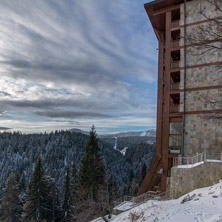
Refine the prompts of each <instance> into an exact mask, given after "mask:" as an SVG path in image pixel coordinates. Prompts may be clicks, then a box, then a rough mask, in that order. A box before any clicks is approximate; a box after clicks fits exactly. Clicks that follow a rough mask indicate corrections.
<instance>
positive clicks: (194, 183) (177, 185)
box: [170, 161, 222, 198]
mask: <svg viewBox="0 0 222 222" xmlns="http://www.w3.org/2000/svg"><path fill="white" fill-rule="evenodd" d="M221 179H222V161H218V162H215V161H214V162H208V161H206V162H202V164H201V163H200V165H198V166H196V167H191V168H179V167H173V168H171V178H170V196H171V198H178V197H180V196H182V195H184V194H186V193H189V192H191V191H193V190H195V189H198V188H202V187H207V186H211V185H213V184H216V183H218V182H219V180H221Z"/></svg>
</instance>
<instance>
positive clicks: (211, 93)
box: [179, 0, 222, 156]
mask: <svg viewBox="0 0 222 222" xmlns="http://www.w3.org/2000/svg"><path fill="white" fill-rule="evenodd" d="M217 2H218V4H221V7H222V1H217ZM200 9H201V10H202V12H203V14H206V15H207V16H209V17H211V18H215V17H219V16H221V12H219V11H216V8H215V6H213V5H212V4H210V3H209V2H208V1H207V0H201V4H200V0H194V1H189V2H187V19H186V20H187V24H189V23H195V22H199V21H203V20H206V18H205V17H204V16H203V15H201V14H200ZM183 24H184V4H181V5H180V25H183ZM207 25H209V23H201V24H195V25H194V26H187V37H189V34H190V33H195V32H197V30H198V28H199V27H200V26H201V27H203V26H206V27H207ZM213 29H214V26H213ZM180 32H181V36H184V33H183V32H184V29H183V28H181V30H180ZM187 44H189V42H188V43H187ZM212 44H215V45H217V44H221V43H212ZM183 45H184V38H181V39H180V46H183ZM205 50H206V49H205V47H202V46H198V47H187V66H195V65H200V64H206V63H215V62H221V61H222V51H221V50H214V52H207V53H205ZM180 67H184V49H183V48H182V49H181V50H180ZM221 71H222V70H221V66H216V65H212V66H203V67H199V68H189V67H188V68H187V70H186V88H187V89H189V88H201V87H209V86H218V85H222V78H221ZM180 89H181V90H183V89H184V70H181V71H180ZM216 100H218V101H221V100H222V89H210V90H208V89H206V88H205V89H201V90H198V89H196V90H193V91H187V92H186V109H185V110H186V112H196V111H198V112H202V111H210V110H217V109H221V107H219V106H221V104H219V106H218V103H217V104H216V103H215V104H213V103H210V102H209V101H211V102H212V101H216ZM183 111H184V93H183V92H181V93H180V105H179V112H183ZM209 116H212V115H211V114H210V115H208V114H192V115H191V114H189V115H186V116H185V135H184V141H185V144H184V145H185V147H184V156H192V155H195V154H196V153H197V152H206V151H207V152H208V151H210V152H221V151H222V124H221V123H219V122H217V121H215V120H212V119H209Z"/></svg>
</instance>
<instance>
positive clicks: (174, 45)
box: [171, 39, 180, 48]
mask: <svg viewBox="0 0 222 222" xmlns="http://www.w3.org/2000/svg"><path fill="white" fill-rule="evenodd" d="M179 46H180V40H179V39H178V40H174V41H172V42H171V47H172V48H175V47H179Z"/></svg>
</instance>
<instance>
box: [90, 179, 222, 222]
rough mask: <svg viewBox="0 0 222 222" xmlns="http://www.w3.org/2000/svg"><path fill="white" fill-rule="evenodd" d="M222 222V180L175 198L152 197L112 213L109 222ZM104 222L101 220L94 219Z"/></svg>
mask: <svg viewBox="0 0 222 222" xmlns="http://www.w3.org/2000/svg"><path fill="white" fill-rule="evenodd" d="M136 215H137V216H138V217H139V216H140V218H139V219H138V220H134V221H138V222H142V221H143V222H154V221H155V222H157V221H158V222H168V221H171V222H178V221H179V222H201V221H207V222H222V181H220V183H218V184H216V185H214V186H211V187H206V188H201V189H197V190H195V191H192V192H191V193H189V194H187V195H184V196H182V197H180V198H178V199H175V200H168V201H157V200H150V201H148V202H146V203H144V204H142V205H139V206H137V207H135V208H132V209H131V210H128V211H126V212H124V213H121V214H119V215H117V216H113V217H112V218H111V219H110V220H109V221H110V222H130V221H133V220H132V217H133V216H136ZM100 221H103V220H101V219H97V220H94V222H100Z"/></svg>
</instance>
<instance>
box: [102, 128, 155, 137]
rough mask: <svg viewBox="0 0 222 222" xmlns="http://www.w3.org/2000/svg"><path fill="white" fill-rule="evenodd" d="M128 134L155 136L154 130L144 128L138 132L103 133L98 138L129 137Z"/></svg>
mask: <svg viewBox="0 0 222 222" xmlns="http://www.w3.org/2000/svg"><path fill="white" fill-rule="evenodd" d="M130 136H149V137H156V130H153V129H152V130H146V131H140V132H125V133H115V134H104V135H99V138H104V137H105V138H107V137H111V138H113V137H130Z"/></svg>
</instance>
